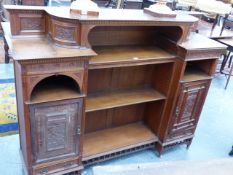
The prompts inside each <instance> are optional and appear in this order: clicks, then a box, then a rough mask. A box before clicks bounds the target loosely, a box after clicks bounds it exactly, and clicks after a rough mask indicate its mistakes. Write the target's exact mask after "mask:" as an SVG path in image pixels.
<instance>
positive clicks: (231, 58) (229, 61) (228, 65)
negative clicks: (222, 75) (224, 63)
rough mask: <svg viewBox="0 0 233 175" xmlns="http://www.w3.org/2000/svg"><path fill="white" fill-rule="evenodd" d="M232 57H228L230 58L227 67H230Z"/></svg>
mask: <svg viewBox="0 0 233 175" xmlns="http://www.w3.org/2000/svg"><path fill="white" fill-rule="evenodd" d="M232 57H233V56H231V57H230V60H229V63H228V68H230V67H231V63H232Z"/></svg>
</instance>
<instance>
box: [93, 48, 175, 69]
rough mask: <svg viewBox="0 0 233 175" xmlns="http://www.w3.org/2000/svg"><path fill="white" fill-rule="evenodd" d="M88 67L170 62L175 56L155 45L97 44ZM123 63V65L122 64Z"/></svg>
mask: <svg viewBox="0 0 233 175" xmlns="http://www.w3.org/2000/svg"><path fill="white" fill-rule="evenodd" d="M93 50H95V52H96V53H97V54H98V55H97V56H95V57H93V58H92V59H91V60H90V62H89V63H90V65H89V68H90V69H94V68H107V67H118V66H121V67H122V66H130V65H143V64H154V63H156V62H158V63H162V62H172V61H174V58H175V56H174V55H172V54H170V53H168V52H166V51H164V50H162V49H160V48H158V47H156V46H104V47H103V46H98V47H93ZM122 64H124V65H122Z"/></svg>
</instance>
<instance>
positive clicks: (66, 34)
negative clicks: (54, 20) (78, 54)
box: [55, 25, 75, 42]
mask: <svg viewBox="0 0 233 175" xmlns="http://www.w3.org/2000/svg"><path fill="white" fill-rule="evenodd" d="M55 26H56V27H55V38H56V39H59V40H64V41H69V42H70V41H75V28H74V27H62V26H58V25H55Z"/></svg>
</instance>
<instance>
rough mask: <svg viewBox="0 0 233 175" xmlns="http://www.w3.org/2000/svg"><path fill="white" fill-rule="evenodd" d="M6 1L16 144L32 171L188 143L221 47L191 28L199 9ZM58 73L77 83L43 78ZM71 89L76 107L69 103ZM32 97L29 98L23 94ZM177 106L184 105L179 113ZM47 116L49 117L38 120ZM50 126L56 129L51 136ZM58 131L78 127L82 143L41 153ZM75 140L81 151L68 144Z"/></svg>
mask: <svg viewBox="0 0 233 175" xmlns="http://www.w3.org/2000/svg"><path fill="white" fill-rule="evenodd" d="M5 8H6V9H7V10H8V12H9V13H10V23H11V25H10V27H11V33H10V32H7V31H6V32H4V33H5V34H7V35H8V36H7V37H6V38H7V39H6V43H7V45H8V46H9V48H10V52H11V53H12V57H13V59H14V68H15V78H16V93H17V106H18V115H19V123H20V142H21V143H20V144H21V150H22V153H23V159H24V162H25V165H26V166H25V167H26V168H27V172H28V174H29V175H37V174H41V173H44V174H46V173H47V174H51V175H55V174H59V173H60V174H62V173H63V174H64V173H65V172H71V171H76V170H80V169H81V168H83V167H82V161H84V163H85V161H86V160H89V159H93V158H94V159H93V161H94V162H95V161H96V160H97V159H98V160H100V159H101V160H105V156H108V158H111V157H114V155H115V154H116V153H120V155H122V154H126V152H128V153H129V152H132V151H135V150H140V149H141V148H143V147H146V148H148V147H149V146H150V147H151V146H154V144H155V142H156V143H157V142H158V144H157V148H158V151H159V152H160V153H161V152H162V150H163V149H164V148H165V147H167V146H169V147H171V146H173V145H176V144H180V143H183V142H184V143H187V144H188V145H189V144H190V143H191V141H192V138H193V136H194V131H195V129H194V128H195V127H196V125H197V122H198V120H199V116H200V112H201V109H202V106H203V104H204V99H205V97H206V95H207V92H208V88H209V84H210V82H211V76H212V75H213V73H214V69H215V67H216V62H217V61H216V60H217V58H218V57H219V56H220V55H221V54H222V53H223V52H224V49H226V47H225V46H223V45H222V44H219V43H217V42H215V41H212V40H210V39H208V38H204V37H201V36H200V35H198V34H191V35H189V32H190V31H191V27H192V26H193V24H194V23H195V22H196V21H197V19H196V18H194V17H191V16H188V15H183V14H178V15H177V17H176V18H174V19H169V18H155V17H153V16H150V15H148V14H145V13H143V11H142V10H122V9H116V10H113V9H101V10H100V13H99V16H98V17H93V16H92V17H89V16H82V15H79V16H77V15H72V14H70V9H69V8H67V7H64V8H57V7H33V6H30V7H25V6H5ZM8 28H9V27H8ZM3 30H6V29H3ZM8 30H9V29H8ZM188 35H189V36H188ZM96 52H97V53H96ZM97 54H98V55H97ZM90 57H92V58H91V59H90ZM190 66H191V67H193V69H194V71H192V70H191V71H190V69H189V68H190ZM197 70H198V71H197ZM57 76H66V77H70V79H71V80H72V81H69V82H75V83H74V84H73V83H69V82H66V81H65V80H64V79H60V80H61V81H60V80H59V82H58V83H57V82H54V81H51V83H50V82H47V81H45V82H46V83H45V84H43V83H42V84H41V82H44V80H46V79H47V78H49V77H53V78H54V77H57ZM200 80H201V81H200ZM182 81H183V82H182ZM77 85H78V86H77ZM203 86H204V88H202V87H203ZM181 87H184V88H183V89H182V88H181ZM180 88H181V89H182V90H180ZM202 89H205V90H203V91H202ZM199 90H200V91H199ZM181 97H184V98H182V99H180V98H181ZM186 97H187V98H186ZM195 97H196V98H195ZM76 98H77V99H78V100H80V101H79V102H77V101H76V102H77V103H76V104H79V105H80V106H79V112H78V113H79V114H78V115H76V113H77V111H75V112H74V110H73V109H74V108H75V107H74V106H73V105H72V104H73V103H74V101H75V100H77V99H76ZM30 100H31V102H34V104H32V103H27V102H29V101H30ZM64 101H66V105H63V107H61V108H60V105H61V104H62V103H63V102H64ZM177 101H179V103H177ZM35 102H40V103H35ZM42 102H43V103H42ZM54 104H56V105H57V107H54ZM32 105H34V106H35V107H34V108H32ZM40 105H42V108H41V106H40ZM44 105H45V106H44ZM46 105H47V106H46ZM190 105H191V108H190V109H189V106H190ZM177 106H179V107H181V108H182V111H183V112H181V113H180V114H181V115H180V116H181V117H178V118H177V117H176V115H174V114H176V108H177ZM66 108H67V110H66ZM33 109H38V111H37V112H35V113H33ZM63 109H64V111H63V112H62V114H61V115H59V114H57V112H59V111H62V110H63ZM191 109H193V111H194V113H192V111H191V112H190V110H191ZM67 112H68V113H69V114H68V115H65V116H66V117H67V116H72V120H76V119H77V120H79V121H77V120H76V122H69V117H68V118H66V117H64V116H63V113H67ZM51 113H52V114H54V115H55V117H54V118H53V117H52V118H50V117H51ZM184 113H185V114H188V115H183V114H184ZM33 114H34V115H33ZM46 118H47V119H48V118H50V119H51V120H50V119H49V120H48V121H49V122H51V123H50V124H51V125H50V124H48V123H47V120H43V121H42V122H40V121H39V120H40V119H46ZM193 118H195V122H193ZM59 119H61V120H59ZM63 119H64V121H65V122H64V123H63V122H61V121H62V120H63ZM66 119H67V120H66ZM176 119H178V120H179V121H178V120H177V121H178V122H174V121H176ZM186 119H187V121H188V120H189V119H190V121H191V124H192V126H191V125H190V126H191V128H190V127H188V126H189V124H188V126H187V125H186V124H187V123H185V122H186ZM35 123H36V124H37V126H36V127H34V125H35ZM65 123H66V124H67V123H69V127H67V128H66V129H67V130H65V129H64V125H63V124H65ZM74 123H76V124H74ZM142 123H143V124H142ZM177 123H179V126H178V125H176V124H177ZM188 123H190V122H188ZM183 126H185V127H184V129H182V127H183ZM186 126H187V127H186ZM36 128H37V129H36ZM44 128H45V129H44ZM49 128H52V130H53V131H54V133H55V134H56V135H58V137H54V138H53V137H52V135H51V134H50V133H49V132H50V129H49ZM35 129H36V130H35ZM75 130H76V131H75ZM47 131H48V132H47ZM64 131H69V132H64ZM172 132H173V133H172ZM64 133H68V136H67V138H71V137H73V136H74V135H75V134H76V135H77V134H78V135H79V137H78V139H77V140H79V142H78V143H79V144H78V145H76V146H75V144H74V143H73V142H72V141H69V142H68V145H69V146H68V148H67V150H68V151H67V152H66V149H63V151H65V153H67V154H69V153H70V152H69V151H70V150H71V153H72V155H67V154H65V153H64V154H62V155H61V157H59V155H60V153H62V152H59V151H55V152H53V153H51V155H52V156H51V158H50V156H49V155H46V154H44V152H46V149H47V148H52V149H56V147H59V145H60V144H58V143H60V141H62V142H63V143H64V139H63V140H62V138H64ZM181 133H182V134H181ZM187 133H188V134H187ZM43 134H44V135H46V134H50V136H51V137H50V139H51V140H49V142H48V141H46V143H49V146H50V147H47V148H46V147H45V146H43V144H44V143H42V142H41V141H42V140H46V139H47V137H46V136H43ZM73 134H74V135H73ZM60 135H63V137H60ZM178 135H179V137H178ZM35 139H36V141H38V144H37V143H36V142H34V141H35ZM60 139H61V140H60ZM158 140H159V141H158ZM55 142H56V144H54V143H55ZM41 143H42V144H41ZM76 143H77V142H76ZM36 146H38V147H39V148H40V149H35V147H36ZM73 146H74V147H75V148H77V149H78V150H79V152H78V153H77V152H76V151H75V150H74V149H73V151H72V149H69V148H74V147H73ZM41 150H42V152H41ZM44 150H45V151H44ZM41 153H42V154H41ZM73 153H75V155H74V154H73ZM38 154H40V157H39V159H38V161H35V160H37V158H38V157H35V155H38ZM118 155H119V154H118ZM63 156H65V158H64V157H63ZM101 156H102V158H101ZM109 156H110V157H109ZM103 157H104V158H103ZM98 160H97V161H98Z"/></svg>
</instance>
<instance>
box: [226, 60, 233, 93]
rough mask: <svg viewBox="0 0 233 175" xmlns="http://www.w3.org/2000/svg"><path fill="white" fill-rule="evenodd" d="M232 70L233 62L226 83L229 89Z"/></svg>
mask: <svg viewBox="0 0 233 175" xmlns="http://www.w3.org/2000/svg"><path fill="white" fill-rule="evenodd" d="M232 57H233V56H232ZM232 71H233V64H231V69H230V72H229V75H228V78H227V83H226V86H225V89H227V86H228V84H229V81H230V79H231V75H232Z"/></svg>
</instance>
